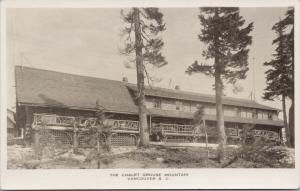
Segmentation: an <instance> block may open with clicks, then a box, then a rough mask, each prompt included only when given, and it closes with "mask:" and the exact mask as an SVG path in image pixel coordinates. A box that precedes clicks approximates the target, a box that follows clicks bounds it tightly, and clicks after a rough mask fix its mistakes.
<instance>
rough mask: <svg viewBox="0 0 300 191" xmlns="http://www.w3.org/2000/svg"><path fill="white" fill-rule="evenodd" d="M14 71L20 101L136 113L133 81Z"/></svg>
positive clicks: (166, 93)
mask: <svg viewBox="0 0 300 191" xmlns="http://www.w3.org/2000/svg"><path fill="white" fill-rule="evenodd" d="M15 72H16V86H17V88H16V89H17V90H16V95H17V102H18V104H23V105H24V104H25V105H26V104H27V105H37V106H57V107H66V108H73V109H90V110H94V109H95V106H96V101H98V103H99V104H100V105H101V106H103V107H105V108H106V110H107V111H112V112H117V113H133V114H136V113H137V106H136V104H135V102H134V99H133V97H132V95H131V93H130V91H136V85H134V84H130V83H125V82H121V81H114V80H107V79H101V78H94V77H87V76H80V75H74V74H66V73H61V72H55V71H48V70H42V69H35V68H29V67H21V66H16V68H15ZM145 94H146V95H147V96H156V97H165V98H173V99H180V100H190V101H195V102H209V103H214V102H215V98H214V96H211V95H207V94H199V93H193V92H186V91H181V90H170V89H166V88H154V87H152V88H149V87H147V88H146V92H145ZM223 103H224V104H225V105H233V106H241V107H249V108H259V109H266V110H278V109H275V108H272V107H268V106H265V105H261V104H258V103H256V102H254V101H251V100H245V99H236V98H229V97H224V100H223Z"/></svg>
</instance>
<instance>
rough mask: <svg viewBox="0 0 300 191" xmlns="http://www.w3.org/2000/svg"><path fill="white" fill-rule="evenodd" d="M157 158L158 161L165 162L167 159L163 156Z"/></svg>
mask: <svg viewBox="0 0 300 191" xmlns="http://www.w3.org/2000/svg"><path fill="white" fill-rule="evenodd" d="M156 160H157V161H158V162H164V160H165V159H164V158H162V157H157V158H156Z"/></svg>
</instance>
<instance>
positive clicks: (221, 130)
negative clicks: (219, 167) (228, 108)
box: [215, 59, 226, 162]
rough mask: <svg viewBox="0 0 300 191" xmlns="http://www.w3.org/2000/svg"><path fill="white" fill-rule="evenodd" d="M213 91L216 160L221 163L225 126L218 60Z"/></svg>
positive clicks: (224, 142)
mask: <svg viewBox="0 0 300 191" xmlns="http://www.w3.org/2000/svg"><path fill="white" fill-rule="evenodd" d="M215 62H216V63H215V65H216V70H215V91H216V112H217V127H218V130H219V136H218V138H219V146H218V153H217V158H218V160H219V162H222V161H223V159H224V154H225V150H224V147H225V145H226V134H225V125H224V114H223V106H222V94H223V93H222V92H223V85H222V80H221V75H220V72H219V68H218V67H219V66H218V65H219V63H218V60H217V59H215Z"/></svg>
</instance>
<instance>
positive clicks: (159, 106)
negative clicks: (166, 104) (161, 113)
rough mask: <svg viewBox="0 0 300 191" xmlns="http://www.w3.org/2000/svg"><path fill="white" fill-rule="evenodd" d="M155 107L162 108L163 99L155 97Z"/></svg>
mask: <svg viewBox="0 0 300 191" xmlns="http://www.w3.org/2000/svg"><path fill="white" fill-rule="evenodd" d="M153 107H154V108H158V109H160V108H161V100H160V99H154V100H153Z"/></svg>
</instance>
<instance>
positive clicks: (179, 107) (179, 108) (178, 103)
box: [175, 101, 182, 110]
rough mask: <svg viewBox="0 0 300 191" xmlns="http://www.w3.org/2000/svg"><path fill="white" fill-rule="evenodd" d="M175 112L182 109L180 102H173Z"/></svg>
mask: <svg viewBox="0 0 300 191" xmlns="http://www.w3.org/2000/svg"><path fill="white" fill-rule="evenodd" d="M175 105H176V110H181V108H182V102H181V101H175Z"/></svg>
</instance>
